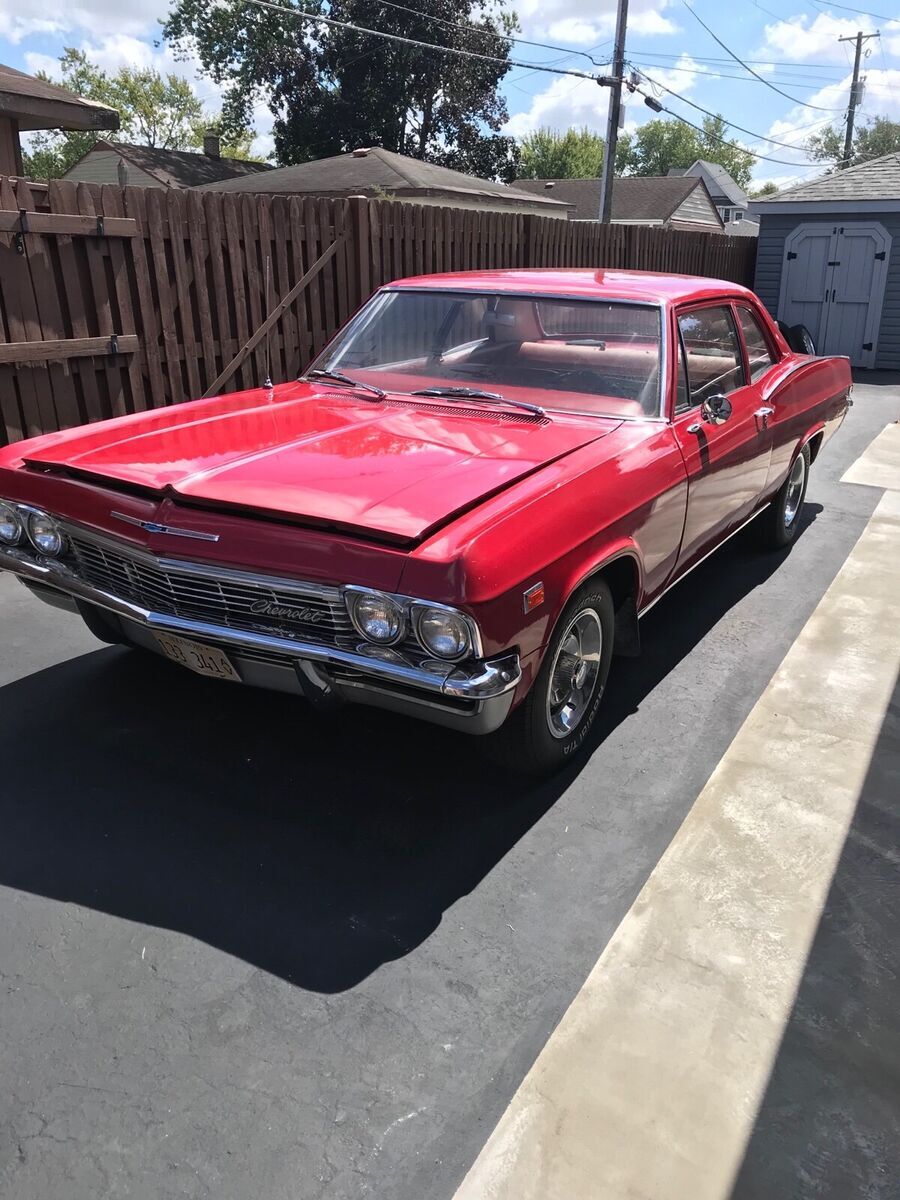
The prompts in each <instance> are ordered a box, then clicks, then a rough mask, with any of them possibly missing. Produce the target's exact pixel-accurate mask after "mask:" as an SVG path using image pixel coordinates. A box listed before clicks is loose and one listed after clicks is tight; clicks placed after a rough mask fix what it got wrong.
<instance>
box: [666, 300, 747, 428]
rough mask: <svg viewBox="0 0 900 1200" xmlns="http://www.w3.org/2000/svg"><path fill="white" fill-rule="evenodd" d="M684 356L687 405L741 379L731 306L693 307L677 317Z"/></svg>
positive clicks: (721, 391) (725, 390)
mask: <svg viewBox="0 0 900 1200" xmlns="http://www.w3.org/2000/svg"><path fill="white" fill-rule="evenodd" d="M678 328H679V329H680V330H681V338H682V341H683V343H684V352H685V356H686V360H687V374H688V388H689V390H690V407H693V406H695V405H697V404H702V403H703V401H704V400H708V399H709V397H710V396H715V395H719V394H726V395H727V393H728V392H733V391H734V390H735V388H739V387H741V386H742V385H743V383H744V362H743V358H742V356H741V349H740V343H739V341H738V334H737V329H736V328H735V325H734V319H733V317H732V315H731V309H730V308H729V307H725V306H722V307H720V306H718V305H715V306H711V307H709V308H697V309H693V310H692V311H690V312H683V313H681V314H680V315H679V317H678Z"/></svg>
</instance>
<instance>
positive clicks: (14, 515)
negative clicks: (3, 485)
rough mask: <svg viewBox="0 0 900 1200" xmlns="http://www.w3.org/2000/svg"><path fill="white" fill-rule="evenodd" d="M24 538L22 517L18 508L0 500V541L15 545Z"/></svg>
mask: <svg viewBox="0 0 900 1200" xmlns="http://www.w3.org/2000/svg"><path fill="white" fill-rule="evenodd" d="M21 539H22V518H21V517H20V516H19V511H18V509H15V508H13V506H12V505H11V504H7V503H6V502H5V501H4V500H0V542H2V543H3V545H4V546H15V545H16V543H17V542H19V541H21Z"/></svg>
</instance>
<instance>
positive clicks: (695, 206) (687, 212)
mask: <svg viewBox="0 0 900 1200" xmlns="http://www.w3.org/2000/svg"><path fill="white" fill-rule="evenodd" d="M671 219H672V220H673V221H690V222H691V223H692V224H694V225H709V226H710V228H712V229H715V230H716V231H718V232H721V229H722V226H721V225H720V224H719V217H718V214H717V213H716V206H715V205H714V204H713V203H712V201H711V200H710V199H709V197H708V196H707V195H706V193H705V192H704V191H703V188H700V187H696V188H694V190H693V191H692V192H691V194H690V195H689V196H688V198H687V199H686V200H683V201H682V202H681V204H679V205H678V207H677V208H676V209H675V211H674V212H673V213H672V218H671Z"/></svg>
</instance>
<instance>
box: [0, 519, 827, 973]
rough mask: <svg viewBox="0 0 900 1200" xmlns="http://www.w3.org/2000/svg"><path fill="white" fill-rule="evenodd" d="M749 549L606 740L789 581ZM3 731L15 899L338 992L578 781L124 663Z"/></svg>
mask: <svg viewBox="0 0 900 1200" xmlns="http://www.w3.org/2000/svg"><path fill="white" fill-rule="evenodd" d="M818 510H819V506H817V505H813V504H808V505H806V507H805V509H804V513H803V521H804V525H805V526H806V525H809V523H810V522H811V521H813V520H814V519H815V516H816V513H817V511H818ZM750 532H752V527H751V529H750V530H748V531H746V532H745V533H744V534H741V535H740V536H739V537H738V538H736V539H734V541H733V542H732V543H731V544H730V545H729V546H728V547H726V548H724V549H723V550H722V551H721V552H720V553H719V554H718V555H717V556H716V559H715V560H714V561H713V562H711V563H710V564H706V565H704V566H702V567H700V568H699V569H698V570H697V571H695V572H694V573H693V574H692V575H691V576H689V577H688V578H687V579H686V580H685V581H684V582H683V583H681V584H680V585H679V589H678V594H679V599H680V603H679V605H678V620H677V622H672V620H671V617H669V619H668V620H663V619H661V618H660V617H658V616H657V613H659V612H660V610H662V609H664V608H665V606H666V604H667V603H669V601H664V602H663V603H662V604H661V605H660V606H659V608H658V609H657V610H655V612H654V613H652V614H649V615H648V617H647V619H646V624H647V628H646V629H645V630H644V633H645V638H646V645H647V650H646V652H645V653H644V655H642V657H641V658H639V659H635V660H622V662H621V665H620V666H617V669H616V676H615V687H611V688H610V689H609V693H608V695H607V697H606V699H605V701H604V706H603V709H602V710H601V712H602V718H601V720H600V721H599V723H598V729H597V732H596V739H595V740H596V741H599V740H601V739H602V738H603V737H604V736H606V735H608V733H609V732H610V731H611V730H612V729H614V728H615V727H616V726H617V725H619V724H620V723H621V722H622V721H624V720H625V719H626V718H627V717H628V715H629V714H630V713H632V712H633V711H635V710H636V709H637V708H638V706H639V705H640V703H641V700H642V699H643V697H644V696H646V695H647V694H648V693H649V692H650V691H652V689H653V688H654V687H655V686H656V684H657V683H658V682H659V681H660V680H661V679H662V678H664V677H665V675H667V674H668V673H669V672H670V671H671V670H672V669H673V667H675V666H676V665H677V663H678V662H679V661H680V660H681V659H682V658H683V657H684V656H685V655H687V654H688V653H689V652H690V650H691V649H692V648H693V647H694V646H695V645H696V644H697V642H698V641H700V640H701V639H702V638H703V637H704V636H705V635H706V634H707V633H708V632H709V630H710V629H711V628H712V627H713V626H714V625H715V624H716V623H717V622H718V621H719V619H720V618H721V617H722V616H723V615H724V614H725V613H726V612H727V611H728V610H729V609H730V608H731V607H732V605H734V604H735V603H736V602H737V601H738V600H740V598H741V597H742V596H744V595H745V594H746V593H748V592H749V591H751V590H753V589H754V588H755V587H757V586H759V585H760V584H761V583H762V582H763V581H764V580H765V579H766V578H767V577H768V576H769V575H770V574H771V573H772V572H773V571H775V570H777V568H778V565H779V563H780V562H781V560H782V557H783V555H781V554H760V553H759V552H758V551H757V550H756V549H755V547H754V546H753V545H752V539H750V538H748V537H747V534H748V533H750ZM61 619H63V618H61ZM66 619H68V618H66ZM0 714H2V721H0V764H2V766H0V771H2V777H0V778H2V792H0V829H2V831H3V833H2V838H0V884H5V885H6V886H9V887H13V888H18V889H21V890H23V891H26V892H31V893H34V894H39V895H43V896H48V897H51V898H56V899H60V900H65V901H69V902H74V903H77V904H80V905H84V906H86V907H89V908H94V909H97V910H100V911H103V912H107V913H112V914H114V915H117V916H120V917H123V918H126V919H128V920H131V921H136V922H140V923H143V924H147V925H153V926H161V927H165V928H169V929H173V930H178V931H181V932H183V933H185V934H188V935H190V936H191V937H194V938H198V939H200V940H202V941H204V942H206V943H208V944H210V945H214V946H217V947H219V948H220V949H222V950H224V951H226V952H227V953H229V954H232V955H236V956H238V957H239V958H241V959H243V960H245V961H247V962H250V963H252V964H254V965H255V966H258V967H260V968H262V969H264V970H266V971H268V972H271V973H273V974H276V975H278V976H281V977H282V978H284V979H286V980H289V981H291V982H293V983H295V984H297V985H299V986H302V987H304V988H307V989H311V990H314V991H319V992H325V993H332V992H339V991H343V990H345V989H347V988H350V987H352V986H354V985H355V984H357V983H358V982H360V981H361V980H362V979H364V978H365V977H366V976H367V975H369V974H370V973H371V972H372V971H374V970H375V969H377V968H378V967H379V966H380V965H381V964H382V963H384V962H387V961H390V960H392V959H396V958H399V957H401V956H403V955H405V954H407V953H409V952H410V951H411V950H413V949H414V948H415V947H416V946H418V945H420V944H421V943H422V942H423V941H424V940H425V939H426V938H427V937H428V936H429V934H430V933H432V932H433V930H434V929H435V928H437V926H438V925H439V923H440V921H441V918H442V914H443V913H444V911H445V910H446V909H448V908H449V907H450V906H451V905H452V904H453V903H454V902H455V901H456V900H457V899H458V898H459V897H460V896H463V895H465V894H466V893H468V892H469V891H471V890H472V889H473V888H474V887H475V886H476V885H477V884H478V882H479V881H480V880H481V879H482V878H484V876H485V875H486V874H488V873H489V872H490V871H491V870H492V868H493V867H494V866H495V865H496V864H497V863H498V862H499V861H500V860H501V859H502V858H503V857H504V855H506V854H507V853H508V851H509V850H510V849H511V847H512V846H514V845H515V844H516V842H517V841H518V840H519V839H520V838H521V837H522V836H523V835H524V834H525V833H526V832H527V830H528V829H529V828H530V827H531V826H532V825H533V824H534V823H535V822H536V821H537V820H538V819H539V818H540V817H541V816H542V815H543V814H544V813H545V812H546V811H547V809H548V808H550V807H551V806H552V805H553V804H554V802H555V801H556V800H557V799H558V797H559V796H560V795H561V794H562V793H563V792H564V791H565V789H566V788H567V787H568V785H569V784H570V783H571V782H572V780H573V778H574V776H575V775H576V774H577V773H578V770H579V768H578V767H575V768H572V769H570V770H569V771H567V772H563V773H561V774H559V775H557V776H556V777H554V778H552V779H550V780H544V781H540V782H536V781H533V780H528V779H523V778H520V777H515V776H511V775H509V774H507V773H506V772H504V771H501V770H500V769H499V768H498V767H495V766H493V765H492V764H490V763H489V762H488V761H487V760H486V759H485V758H484V756H483V755H482V754H481V753H480V752H479V751H478V747H477V746H476V745H475V744H474V743H473V742H472V741H470V740H469V739H468V738H466V737H464V736H462V735H454V734H451V733H448V732H446V731H444V730H440V729H437V728H434V727H432V726H428V725H424V724H420V723H418V722H413V721H403V720H401V719H399V718H396V717H393V716H391V715H389V714H386V713H380V712H375V711H370V710H366V709H362V708H353V707H348V708H347V709H345V710H342V711H340V712H338V713H337V714H333V715H332V716H330V717H328V718H325V717H322V716H320V715H318V714H316V713H314V712H312V711H311V710H309V709H308V708H307V707H306V706H305V705H304V704H303V702H302V701H300V700H299V699H294V698H293V697H289V696H283V695H277V694H274V693H268V692H262V691H256V690H251V689H244V688H239V687H231V686H230V685H228V684H224V683H218V682H211V681H208V680H204V679H202V678H199V677H195V676H193V675H191V674H189V673H187V672H185V671H183V670H181V669H180V668H178V667H175V666H173V665H171V664H169V663H167V662H164V661H163V660H158V659H156V658H154V657H153V656H150V655H145V654H142V653H139V652H135V653H131V652H128V651H126V650H123V649H119V648H112V647H110V648H105V649H102V650H98V651H97V652H96V653H90V654H86V655H84V656H82V657H80V658H76V659H72V660H70V661H68V662H64V663H61V664H59V665H58V666H54V667H51V668H48V669H46V670H44V671H41V672H38V673H36V674H34V675H31V676H27V677H25V678H23V679H20V680H18V681H16V682H13V683H10V684H8V685H6V686H5V687H3V688H0Z"/></svg>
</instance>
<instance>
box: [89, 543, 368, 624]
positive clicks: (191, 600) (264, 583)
mask: <svg viewBox="0 0 900 1200" xmlns="http://www.w3.org/2000/svg"><path fill="white" fill-rule="evenodd" d="M68 538H69V543H70V545H71V559H70V562H71V566H72V569H73V570H74V571H75V573H76V574H77V575H78V576H79V577H80V578H81V579H83V580H84V581H85V582H86V583H89V584H91V585H92V586H93V587H96V588H100V589H101V590H102V591H105V592H108V593H110V594H111V595H113V596H117V597H120V598H121V599H123V600H128V601H130V602H131V603H133V604H138V605H140V607H141V608H144V609H147V610H149V611H150V612H156V613H164V614H165V615H167V616H172V617H182V618H185V619H188V620H193V621H208V622H210V623H211V624H216V625H223V626H227V627H228V628H230V629H242V630H249V631H251V632H258V633H274V634H277V635H278V636H280V637H293V638H297V640H298V641H308V642H317V643H319V644H322V645H341V644H347V642H348V641H349V642H352V641H353V640H355V634H354V631H353V627H352V625H351V624H350V618H349V617H348V616H347V611H346V609H345V607H344V603H343V600H342V599H341V596H340V593H339V592H338V591H337V589H334V588H324V587H322V588H320V587H318V586H317V585H314V584H309V585H307V587H306V588H304V585H303V584H302V583H296V584H295V583H293V582H292V581H291V582H288V581H285V582H284V584H282V583H281V582H280V581H278V580H272V579H268V578H266V579H261V578H257V577H255V576H253V575H250V574H246V575H245V574H244V573H242V572H239V571H231V570H225V569H223V570H221V571H220V570H217V569H215V568H209V567H206V566H203V565H199V564H198V565H193V564H185V565H184V566H182V565H181V564H179V563H175V562H172V561H171V560H165V561H159V560H157V559H154V558H152V557H151V556H149V555H146V554H138V553H135V552H133V551H130V550H129V549H128V548H126V547H119V546H113V545H112V544H111V543H110V542H108V541H106V540H100V539H94V538H92V537H86V536H83V535H82V534H81V533H79V532H76V531H72V530H69V531H68Z"/></svg>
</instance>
